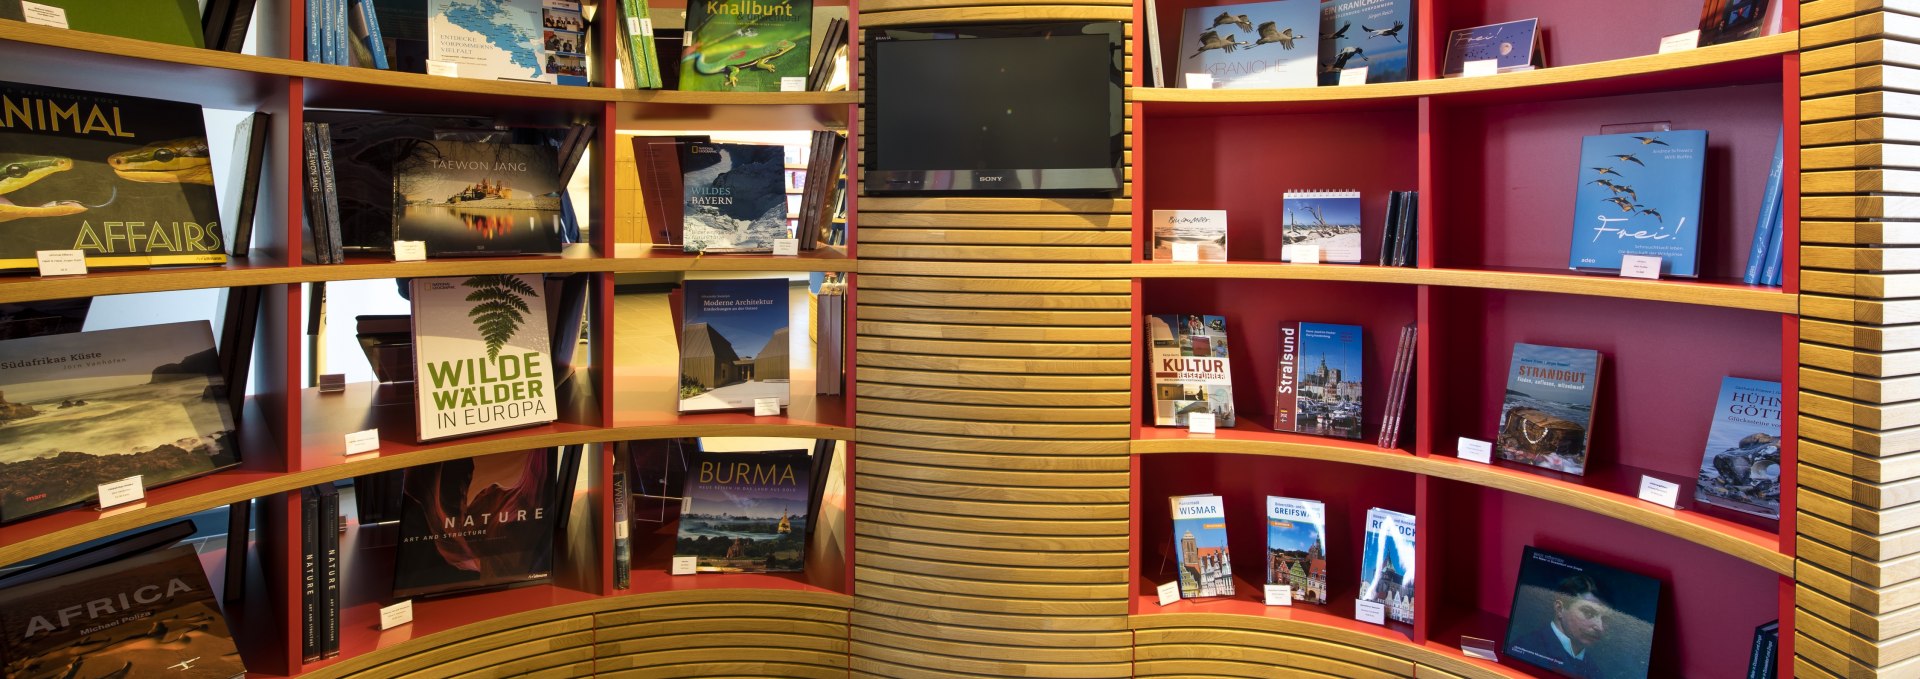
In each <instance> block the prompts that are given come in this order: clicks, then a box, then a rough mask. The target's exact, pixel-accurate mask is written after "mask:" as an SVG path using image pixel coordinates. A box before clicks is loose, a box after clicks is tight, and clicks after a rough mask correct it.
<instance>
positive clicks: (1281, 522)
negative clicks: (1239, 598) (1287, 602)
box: [1267, 495, 1327, 604]
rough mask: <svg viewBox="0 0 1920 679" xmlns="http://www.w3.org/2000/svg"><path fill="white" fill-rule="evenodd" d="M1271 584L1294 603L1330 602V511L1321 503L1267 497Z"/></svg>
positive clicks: (1268, 561)
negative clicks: (1284, 588) (1289, 592)
mask: <svg viewBox="0 0 1920 679" xmlns="http://www.w3.org/2000/svg"><path fill="white" fill-rule="evenodd" d="M1267 584H1269V585H1287V586H1288V587H1289V588H1291V589H1292V590H1293V600H1294V601H1305V602H1307V603H1314V604H1324V603H1326V602H1327V507H1326V505H1325V504H1322V503H1321V502H1320V501H1319V500H1301V499H1298V498H1291V497H1279V496H1276V495H1268V496H1267Z"/></svg>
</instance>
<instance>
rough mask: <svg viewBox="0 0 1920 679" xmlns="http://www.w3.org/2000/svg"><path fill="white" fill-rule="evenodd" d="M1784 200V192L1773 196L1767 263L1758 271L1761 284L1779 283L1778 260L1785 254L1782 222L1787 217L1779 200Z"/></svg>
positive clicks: (1785, 231)
mask: <svg viewBox="0 0 1920 679" xmlns="http://www.w3.org/2000/svg"><path fill="white" fill-rule="evenodd" d="M1784 200H1786V196H1785V195H1784V194H1782V195H1778V196H1774V197H1773V201H1774V204H1773V228H1771V229H1768V230H1769V231H1770V232H1771V233H1772V238H1769V239H1768V241H1767V265H1766V267H1764V268H1763V269H1762V270H1761V272H1760V284H1761V285H1774V286H1777V285H1780V284H1781V280H1780V267H1781V261H1780V260H1781V259H1782V258H1783V257H1784V256H1785V255H1786V249H1785V247H1784V244H1783V243H1782V242H1781V241H1784V240H1786V237H1787V228H1786V224H1784V223H1783V222H1784V221H1785V220H1786V218H1787V211H1786V210H1784V209H1782V208H1781V205H1782V203H1781V201H1784Z"/></svg>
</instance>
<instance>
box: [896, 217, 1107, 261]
mask: <svg viewBox="0 0 1920 679" xmlns="http://www.w3.org/2000/svg"><path fill="white" fill-rule="evenodd" d="M873 243H894V244H900V245H1014V246H1021V247H1034V248H1046V247H1058V246H1084V245H1105V246H1116V247H1125V246H1128V245H1132V244H1133V234H1130V233H1127V232H1125V231H1012V230H1002V229H953V230H947V229H876V228H872V227H871V226H870V225H865V224H863V225H861V228H860V244H861V245H862V246H863V249H864V248H865V247H867V246H869V244H873ZM961 259H972V258H971V257H965V258H961ZM1046 259H1048V260H1053V259H1056V258H1052V257H1048V258H1046Z"/></svg>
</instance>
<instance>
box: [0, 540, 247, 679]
mask: <svg viewBox="0 0 1920 679" xmlns="http://www.w3.org/2000/svg"><path fill="white" fill-rule="evenodd" d="M0 633H4V634H6V640H5V641H4V642H0V657H4V658H5V662H6V664H5V666H4V667H5V669H6V671H5V672H4V674H5V675H6V676H7V677H8V678H9V679H71V678H73V677H112V678H114V679H158V678H160V677H166V678H169V679H172V678H181V679H229V678H232V677H242V676H246V673H247V668H246V666H245V665H244V664H242V662H241V659H240V650H239V648H238V647H236V646H235V645H234V643H233V635H232V634H231V633H230V632H229V630H228V628H227V619H226V616H224V615H221V613H220V603H219V602H218V601H215V600H214V596H213V589H212V588H211V587H210V586H208V584H207V574H206V572H205V571H203V570H201V567H200V557H199V556H198V555H196V554H195V553H194V549H193V548H192V547H189V546H186V545H179V546H175V547H170V548H167V549H162V550H157V551H152V552H146V553H143V554H138V555H134V556H131V557H127V558H125V559H121V560H118V561H112V562H108V563H105V564H102V565H99V566H95V567H92V568H88V569H85V570H80V571H75V572H72V573H67V574H65V575H60V576H56V577H52V578H48V579H45V580H40V581H37V582H33V583H29V584H25V585H20V586H17V587H9V588H7V589H5V590H0Z"/></svg>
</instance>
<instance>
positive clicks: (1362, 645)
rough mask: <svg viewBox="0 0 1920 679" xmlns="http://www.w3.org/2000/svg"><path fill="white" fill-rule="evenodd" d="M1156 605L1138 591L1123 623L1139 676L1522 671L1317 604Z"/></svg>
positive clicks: (1242, 600) (1235, 601) (1242, 601)
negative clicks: (1243, 670)
mask: <svg viewBox="0 0 1920 679" xmlns="http://www.w3.org/2000/svg"><path fill="white" fill-rule="evenodd" d="M1249 589H1250V590H1251V591H1256V592H1257V591H1259V590H1258V588H1249ZM1158 604H1159V601H1158V600H1157V599H1155V598H1154V597H1152V596H1143V597H1139V599H1138V605H1139V607H1140V609H1139V610H1141V611H1142V613H1139V614H1135V615H1130V616H1127V626H1128V627H1130V628H1132V629H1133V631H1134V637H1135V641H1134V662H1135V667H1136V668H1138V669H1139V670H1140V671H1139V672H1138V675H1137V676H1163V675H1171V674H1187V675H1194V674H1209V673H1212V672H1210V670H1215V669H1216V668H1213V667H1209V666H1208V664H1209V663H1218V662H1226V663H1233V664H1234V665H1236V666H1239V665H1246V666H1251V667H1248V669H1252V668H1258V669H1259V670H1261V671H1264V672H1271V673H1276V674H1277V673H1283V672H1285V671H1286V670H1288V669H1295V670H1317V671H1319V672H1321V673H1333V674H1336V676H1342V675H1341V674H1339V673H1341V672H1342V671H1343V670H1344V671H1345V674H1344V676H1352V674H1353V673H1354V672H1355V671H1356V670H1355V669H1354V668H1366V669H1371V670H1375V672H1372V673H1369V676H1372V675H1378V674H1384V675H1391V676H1424V675H1425V673H1424V672H1420V670H1423V669H1437V670H1441V671H1444V672H1447V673H1450V674H1451V675H1457V676H1462V677H1475V678H1481V677H1487V678H1494V677H1498V678H1502V679H1505V678H1509V677H1524V676H1526V675H1525V674H1522V673H1520V672H1518V671H1516V670H1514V669H1511V668H1506V667H1501V666H1500V665H1497V664H1494V663H1488V662H1483V661H1477V660H1472V659H1469V658H1467V657H1466V656H1465V655H1464V654H1462V653H1460V652H1459V651H1457V650H1454V651H1452V652H1449V651H1448V650H1446V649H1444V648H1442V647H1438V646H1437V645H1435V644H1428V645H1426V646H1419V645H1415V644H1414V643H1413V642H1412V641H1411V640H1409V639H1407V638H1406V637H1404V636H1401V635H1400V634H1398V633H1396V632H1394V631H1392V630H1391V629H1389V628H1386V627H1381V626H1379V625H1370V624H1366V623H1361V622H1358V621H1355V620H1353V619H1351V618H1343V617H1339V616H1336V615H1331V614H1329V613H1325V612H1322V611H1321V610H1319V607H1315V606H1298V607H1293V606H1271V607H1270V606H1266V605H1265V604H1263V603H1261V602H1259V601H1254V600H1252V599H1251V598H1246V597H1235V598H1233V599H1226V600H1212V601H1198V602H1195V601H1181V602H1179V603H1176V604H1172V605H1169V606H1166V607H1164V608H1161V607H1159V606H1158ZM1146 611H1156V612H1151V613H1149V612H1146ZM1289 649H1297V650H1299V651H1301V653H1299V654H1295V653H1289V652H1287V651H1288V650H1289ZM1361 671H1364V670H1361Z"/></svg>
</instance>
